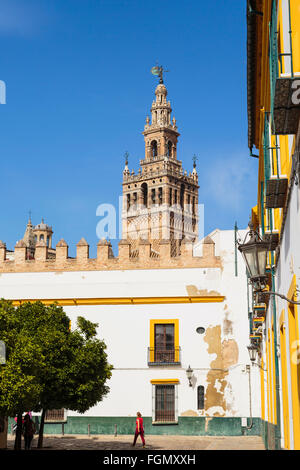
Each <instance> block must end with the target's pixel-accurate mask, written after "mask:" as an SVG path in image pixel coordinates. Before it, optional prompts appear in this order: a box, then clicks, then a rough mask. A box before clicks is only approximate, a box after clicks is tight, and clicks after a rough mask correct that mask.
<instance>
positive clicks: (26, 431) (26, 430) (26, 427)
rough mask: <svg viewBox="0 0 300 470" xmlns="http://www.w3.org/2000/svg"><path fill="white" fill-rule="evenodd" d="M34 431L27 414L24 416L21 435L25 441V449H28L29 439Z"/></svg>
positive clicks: (33, 425)
mask: <svg viewBox="0 0 300 470" xmlns="http://www.w3.org/2000/svg"><path fill="white" fill-rule="evenodd" d="M34 433H35V424H34V422H33V421H32V419H31V418H30V415H29V414H26V415H25V417H24V424H23V436H24V441H25V450H30V446H31V441H32V439H33V436H34Z"/></svg>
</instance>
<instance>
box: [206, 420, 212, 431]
mask: <svg viewBox="0 0 300 470" xmlns="http://www.w3.org/2000/svg"><path fill="white" fill-rule="evenodd" d="M211 420H212V418H206V419H205V432H207V431H208V423H209V422H210V421H211Z"/></svg>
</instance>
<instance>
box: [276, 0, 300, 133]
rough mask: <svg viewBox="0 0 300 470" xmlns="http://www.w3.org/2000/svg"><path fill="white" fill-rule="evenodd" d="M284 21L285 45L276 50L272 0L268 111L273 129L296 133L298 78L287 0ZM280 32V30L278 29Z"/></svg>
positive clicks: (299, 113) (299, 101) (299, 104)
mask: <svg viewBox="0 0 300 470" xmlns="http://www.w3.org/2000/svg"><path fill="white" fill-rule="evenodd" d="M288 6H289V8H288V23H289V29H288V31H287V35H286V36H287V37H288V38H289V40H286V43H285V46H284V47H285V49H284V51H283V52H281V51H280V50H279V42H280V38H279V30H280V28H281V29H284V25H279V27H278V11H277V2H276V0H273V6H272V17H271V22H270V26H269V61H270V93H271V115H272V119H273V132H274V134H277V135H279V134H280V135H287V134H296V133H297V130H298V124H299V119H300V99H299V88H300V87H299V78H300V73H298V72H300V70H299V71H298V72H297V71H296V70H295V61H294V54H295V52H294V51H295V49H294V48H295V47H299V44H294V45H293V41H292V36H293V32H292V29H291V9H290V0H288ZM281 34H284V33H283V32H281Z"/></svg>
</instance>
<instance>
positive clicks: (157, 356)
mask: <svg viewBox="0 0 300 470" xmlns="http://www.w3.org/2000/svg"><path fill="white" fill-rule="evenodd" d="M148 364H149V365H162V364H163V365H166V364H180V348H179V320H150V347H149V354H148Z"/></svg>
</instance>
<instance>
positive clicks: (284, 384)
mask: <svg viewBox="0 0 300 470" xmlns="http://www.w3.org/2000/svg"><path fill="white" fill-rule="evenodd" d="M279 324H280V358H281V382H282V384H281V386H282V414H283V427H284V448H285V449H289V448H290V426H289V395H288V377H287V362H286V325H285V312H284V310H283V311H282V313H281V317H280V323H279Z"/></svg>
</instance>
